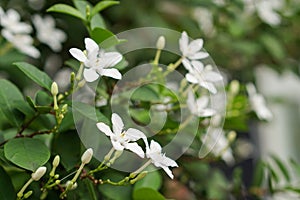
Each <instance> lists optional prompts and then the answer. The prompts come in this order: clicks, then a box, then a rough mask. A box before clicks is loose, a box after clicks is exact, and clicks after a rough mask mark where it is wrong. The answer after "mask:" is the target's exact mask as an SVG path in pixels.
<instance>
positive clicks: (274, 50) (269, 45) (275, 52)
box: [260, 34, 285, 60]
mask: <svg viewBox="0 0 300 200" xmlns="http://www.w3.org/2000/svg"><path fill="white" fill-rule="evenodd" d="M260 41H261V42H262V44H263V45H264V46H265V48H266V49H267V51H269V53H270V54H271V55H272V56H273V58H275V59H277V60H281V59H283V58H284V57H285V51H284V47H283V46H282V44H281V42H280V40H279V39H277V38H275V37H274V36H272V35H269V34H264V35H262V36H261V38H260Z"/></svg>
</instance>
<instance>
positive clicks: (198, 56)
mask: <svg viewBox="0 0 300 200" xmlns="http://www.w3.org/2000/svg"><path fill="white" fill-rule="evenodd" d="M208 56H209V54H208V53H206V52H202V51H201V52H198V53H195V54H193V55H190V56H189V59H191V60H199V59H203V58H207V57H208Z"/></svg>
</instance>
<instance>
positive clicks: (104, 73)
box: [101, 69, 122, 79]
mask: <svg viewBox="0 0 300 200" xmlns="http://www.w3.org/2000/svg"><path fill="white" fill-rule="evenodd" d="M101 75H102V76H108V77H112V78H114V79H121V78H122V74H121V73H120V72H119V70H117V69H102V71H101Z"/></svg>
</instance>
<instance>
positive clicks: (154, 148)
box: [149, 140, 161, 153]
mask: <svg viewBox="0 0 300 200" xmlns="http://www.w3.org/2000/svg"><path fill="white" fill-rule="evenodd" d="M149 153H161V146H160V144H159V143H158V142H156V141H154V140H151V143H150V152H149Z"/></svg>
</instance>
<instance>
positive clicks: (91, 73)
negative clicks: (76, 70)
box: [83, 68, 99, 82]
mask: <svg viewBox="0 0 300 200" xmlns="http://www.w3.org/2000/svg"><path fill="white" fill-rule="evenodd" d="M83 77H84V79H85V80H86V81H87V82H93V81H95V80H97V79H98V78H99V74H97V72H96V71H95V70H94V69H89V68H84V70H83Z"/></svg>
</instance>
